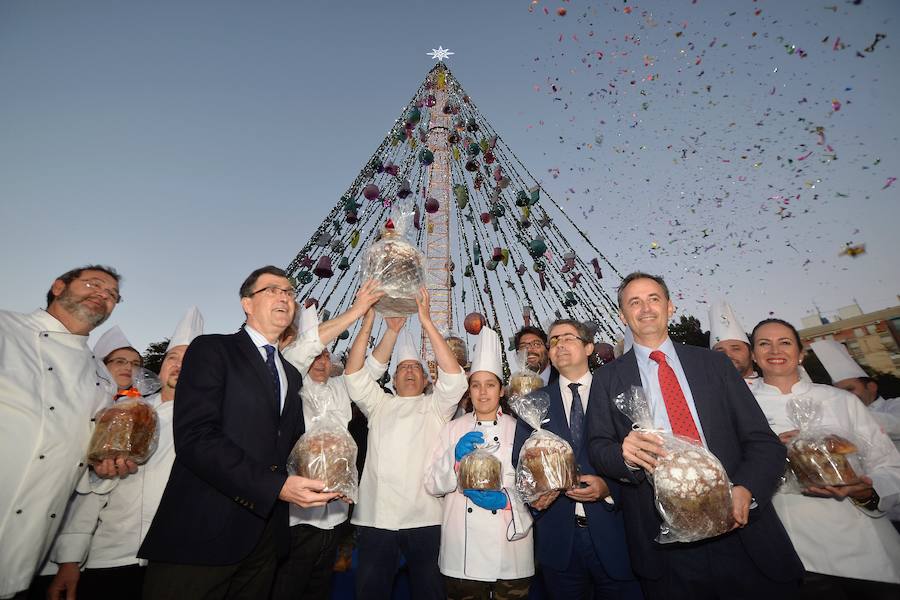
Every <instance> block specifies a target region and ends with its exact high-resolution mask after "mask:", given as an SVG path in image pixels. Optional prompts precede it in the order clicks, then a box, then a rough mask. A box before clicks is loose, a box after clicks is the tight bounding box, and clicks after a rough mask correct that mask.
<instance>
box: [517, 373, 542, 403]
mask: <svg viewBox="0 0 900 600" xmlns="http://www.w3.org/2000/svg"><path fill="white" fill-rule="evenodd" d="M542 387H544V380H543V379H541V376H540V375H538V374H537V373H535V372H534V371H529V370H528V369H525V370H523V371H519V372H518V373H515V374H513V375H512V376H511V377H510V378H509V395H510V397H515V396H527V395H528V394H530V393H531V392H534V391H536V390H539V389H541V388H542Z"/></svg>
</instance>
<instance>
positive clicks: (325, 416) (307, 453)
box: [287, 385, 359, 502]
mask: <svg viewBox="0 0 900 600" xmlns="http://www.w3.org/2000/svg"><path fill="white" fill-rule="evenodd" d="M330 400H331V390H330V388H329V387H328V386H327V385H316V386H314V387H313V389H311V390H310V392H309V395H308V401H309V403H310V410H309V412H310V413H311V414H312V418H311V420H310V423H309V424H308V425H307V429H306V433H304V434H303V435H301V436H300V439H298V440H297V442H296V443H295V444H294V447H293V449H292V450H291V454H290V456H289V457H288V463H287V470H288V473H290V474H291V475H300V476H301V477H306V478H308V479H317V480H319V481H323V482H324V483H325V487H324V488H323V490H322V491H324V492H339V493H340V494H341V495H342V496H344V497H345V498H347V499H348V500H350V501H351V502H356V501H357V500H358V497H359V472H358V470H357V468H356V454H357V452H358V448H357V446H356V442H355V441H354V440H353V437H352V436H351V435H350V432H348V431H347V428H346V427H345V426H344V423H343V422H342V421H341V419H340V418H339V417H338V416H337V414H336V412H335V411H332V410H329V406H330Z"/></svg>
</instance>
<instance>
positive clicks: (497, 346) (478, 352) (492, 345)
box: [469, 327, 503, 381]
mask: <svg viewBox="0 0 900 600" xmlns="http://www.w3.org/2000/svg"><path fill="white" fill-rule="evenodd" d="M502 352H503V346H502V344H501V343H500V336H498V335H497V332H496V331H494V330H493V329H491V328H490V327H482V328H481V333H479V334H478V339H477V340H476V341H475V351H474V352H473V355H474V356H473V357H472V367H471V368H470V369H469V375H471V374H472V373H476V372H478V371H488V372H490V373H493V374H494V375H496V376H497V378H498V379H500V381H503V363H502V361H501V358H500V356H501V353H502Z"/></svg>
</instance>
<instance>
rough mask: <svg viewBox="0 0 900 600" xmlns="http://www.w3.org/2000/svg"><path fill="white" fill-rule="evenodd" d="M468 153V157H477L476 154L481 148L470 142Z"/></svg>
mask: <svg viewBox="0 0 900 600" xmlns="http://www.w3.org/2000/svg"><path fill="white" fill-rule="evenodd" d="M468 152H469V156H478V153H479V152H481V147H480V146H479V145H478V144H476V143H475V142H472V143H471V144H469V148H468Z"/></svg>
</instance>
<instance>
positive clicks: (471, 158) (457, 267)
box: [286, 62, 621, 366]
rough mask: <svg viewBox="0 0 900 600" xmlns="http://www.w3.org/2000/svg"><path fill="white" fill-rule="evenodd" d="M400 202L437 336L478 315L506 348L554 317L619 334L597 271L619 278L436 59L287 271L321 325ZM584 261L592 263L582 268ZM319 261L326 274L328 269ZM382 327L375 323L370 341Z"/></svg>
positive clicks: (426, 346)
mask: <svg viewBox="0 0 900 600" xmlns="http://www.w3.org/2000/svg"><path fill="white" fill-rule="evenodd" d="M420 123H422V124H420ZM425 123H427V126H426V125H424V124H425ZM368 184H375V185H377V186H378V196H377V198H375V199H373V200H367V199H366V198H365V197H364V195H363V189H364V187H365V186H366V185H368ZM404 194H407V195H408V196H409V197H411V198H413V199H414V200H415V205H416V207H417V215H416V217H417V218H416V226H415V227H414V228H413V230H412V231H411V232H410V233H409V235H408V236H407V239H408V240H409V241H410V242H411V243H413V244H414V245H415V246H417V247H418V248H419V249H420V250H421V251H422V252H423V254H424V256H425V266H426V286H427V287H428V290H429V293H430V295H431V313H432V319H433V321H434V322H435V324H436V325H437V326H438V329H439V330H441V331H442V332H444V333H445V334H448V335H449V334H455V335H461V336H464V333H463V331H462V329H461V328H460V325H461V324H462V322H463V320H464V317H465V316H466V315H467V314H468V313H470V312H479V313H481V314H483V315H484V317H485V319H486V322H487V324H488V326H489V327H492V328H494V329H495V330H496V331H497V332H498V334H500V336H501V338H502V339H504V340H507V342H508V343H509V344H510V345H511V343H512V337H513V335H514V334H515V332H516V331H517V330H518V329H519V328H520V327H521V326H522V325H525V324H532V325H538V326H541V325H543V326H544V327H546V326H547V325H549V323H550V322H552V321H553V320H554V319H556V318H560V317H567V318H573V319H577V320H580V321H585V322H588V323H591V324H592V325H593V328H594V330H595V331H596V339H597V340H600V341H611V340H612V339H613V338H614V337H615V335H616V334H618V333H619V331H620V328H619V325H618V324H617V322H616V318H615V314H616V312H617V307H616V303H615V301H614V299H613V298H612V296H611V295H610V293H609V292H608V291H607V290H606V289H605V288H604V285H603V283H604V281H603V273H604V271H605V272H607V273H609V272H611V273H612V274H614V275H615V276H617V279H616V280H615V281H614V284H615V283H618V278H621V274H620V273H619V272H618V270H616V268H615V267H614V266H613V265H612V264H611V263H610V262H609V260H608V259H607V258H606V257H605V256H604V255H603V253H601V252H600V250H599V249H598V248H597V247H596V246H595V245H594V244H593V242H592V241H591V240H590V239H589V238H588V236H587V235H586V234H585V233H584V232H583V231H582V230H581V229H580V228H579V227H578V226H577V225H576V224H575V222H574V221H573V220H572V219H571V218H570V217H569V216H568V215H567V214H566V212H565V210H563V209H562V208H561V207H560V206H559V205H558V204H557V203H556V202H555V201H553V199H552V198H551V197H550V195H549V194H548V193H547V191H546V190H545V189H544V188H543V187H542V186H541V185H540V182H538V180H537V179H536V178H535V177H534V176H533V175H532V174H531V173H530V172H529V171H528V169H527V168H526V167H525V165H524V164H522V162H521V161H520V160H519V159H518V157H517V156H516V155H515V154H514V153H513V152H512V150H511V149H510V148H509V147H508V146H507V144H506V143H505V142H504V141H503V139H502V138H501V137H500V135H499V134H498V133H497V132H496V130H495V129H494V128H493V126H492V125H491V124H490V123H489V122H488V121H487V120H486V119H485V118H484V117H483V115H482V114H481V113H480V111H479V110H478V109H477V107H476V106H475V104H474V102H472V100H471V98H470V97H469V96H468V94H467V93H466V92H465V90H464V89H463V87H462V86H461V85H460V83H459V82H458V80H457V79H456V78H455V77H454V76H453V74H452V73H451V72H450V70H449V68H447V66H446V65H445V64H444V63H442V62H439V63H438V64H436V65H435V66H434V68H433V69H431V71H430V72H429V73H428V75H427V76H426V77H425V80H424V82H423V83H422V85H420V86H419V89H418V90H416V93H415V94H414V95H413V97H412V99H411V100H410V101H409V102H408V103H407V105H406V107H405V108H404V110H403V112H402V113H401V116H400V117H399V118H398V119H397V120H396V121H395V122H394V125H393V127H392V128H391V131H390V132H389V133H388V135H387V136H386V137H385V138H384V140H382V142H381V144H380V145H379V146H378V148H377V149H376V150H375V152H374V154H373V155H372V157H371V158H370V159H369V161H367V163H366V165H365V167H364V168H363V169H362V171H360V173H359V174H358V175H357V177H356V178H355V180H354V181H353V183H352V184H351V185H350V186H349V187H348V188H347V190H346V192H345V193H344V195H343V196H342V197H341V199H340V200H339V201H338V202H337V204H335V206H334V207H332V209H331V211H330V212H329V213H328V215H327V216H326V217H325V218H324V220H323V221H322V223H321V224H320V225H319V226H318V228H317V229H316V230H315V232H314V233H313V235H312V236H311V238H310V239H309V241H307V243H306V244H305V245H304V246H303V248H302V249H301V250H300V252H299V253H298V254H297V256H296V257H295V258H294V259H293V260H292V261H291V262H290V264H289V265H288V266H287V269H286V270H287V272H288V274H289V275H290V276H291V277H293V278H294V279H295V281H296V285H297V289H298V298H302V299H306V298H309V297H313V298H316V299H317V300H318V301H319V305H320V309H321V310H322V312H323V314H322V315H321V318H323V319H327V318H328V317H329V316H330V315H331V314H337V313H339V312H343V311H345V310H346V309H347V308H349V306H350V304H351V303H352V301H353V296H354V293H355V291H356V289H357V287H358V285H359V277H358V274H357V269H355V268H353V267H354V265H356V264H358V263H359V262H360V260H361V258H362V254H361V253H363V252H365V251H366V249H367V248H368V246H369V245H370V244H371V243H372V242H373V241H374V240H375V239H376V238H377V236H378V234H379V232H380V230H381V227H382V225H383V224H384V223H385V222H386V220H387V218H388V216H389V210H390V207H391V205H392V204H393V203H394V202H396V200H397V198H398V197H401V196H403V195H404ZM429 199H431V200H430V201H429ZM435 200H436V201H437V207H436V210H435V206H434V204H435V203H434V201H435ZM426 206H427V207H428V208H429V209H430V210H433V212H427V211H426ZM582 254H585V255H588V256H593V258H591V259H589V260H588V261H585V260H583V259H582V257H581V255H582ZM323 260H324V261H325V263H329V262H330V265H333V266H334V269H333V273H331V272H330V271H329V269H328V268H327V267H328V264H324V263H323V262H322V261H323ZM323 266H324V267H325V268H319V267H323ZM358 327H359V325H358V324H356V325H354V327H353V328H352V330H351V331H348V332H345V333H344V334H343V335H342V336H341V337H340V338H339V339H338V340H337V341H336V342H335V343H334V345H333V346H332V351H340V350H342V349H343V348H345V347H346V346H347V345H348V344H349V338H350V336H351V335H352V334H354V333H355V331H356V330H357V329H358ZM382 328H383V324H379V325H378V329H377V330H376V331H375V334H376V336H377V335H378V334H380V331H381V329H382ZM421 339H422V357H423V358H424V359H426V360H428V361H430V362H431V363H432V366H433V359H434V356H433V352H432V349H431V347H430V343H429V341H428V339H427V336H424V335H422V336H421ZM471 342H472V339H471V338H470V339H469V343H470V344H471ZM370 343H371V340H370ZM510 349H512V348H510ZM505 360H506V357H505V356H504V363H505Z"/></svg>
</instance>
